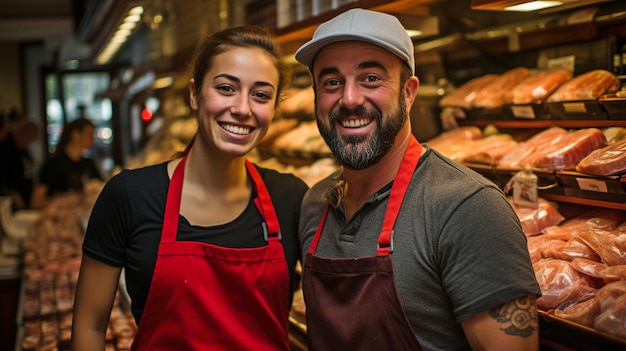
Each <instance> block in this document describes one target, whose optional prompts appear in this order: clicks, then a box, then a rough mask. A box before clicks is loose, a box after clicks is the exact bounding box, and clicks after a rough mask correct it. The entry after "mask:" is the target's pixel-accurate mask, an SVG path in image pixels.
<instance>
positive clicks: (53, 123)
mask: <svg viewBox="0 0 626 351" xmlns="http://www.w3.org/2000/svg"><path fill="white" fill-rule="evenodd" d="M109 82H110V75H109V74H108V73H106V72H68V73H50V74H48V75H46V78H45V86H46V124H47V126H46V131H47V137H48V138H47V141H48V144H47V145H48V152H50V153H51V152H54V150H55V149H56V145H57V144H58V142H59V139H60V137H61V133H62V132H63V126H64V125H65V124H66V123H68V122H71V121H73V120H75V119H77V118H80V117H85V118H87V119H89V120H91V121H92V122H93V123H94V124H95V125H96V131H95V142H94V147H93V148H92V149H91V150H89V151H88V154H87V155H85V156H86V157H90V158H92V159H94V160H95V161H96V164H98V165H99V166H100V168H101V169H100V170H101V171H102V172H103V174H106V173H108V172H109V171H110V170H111V168H112V167H113V163H114V162H113V158H112V150H111V149H112V142H113V137H114V135H113V128H112V124H111V119H112V116H113V107H112V103H111V100H110V99H109V98H99V97H98V92H101V91H105V90H106V89H107V88H108V86H109Z"/></svg>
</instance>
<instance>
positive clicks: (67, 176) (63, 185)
mask: <svg viewBox="0 0 626 351" xmlns="http://www.w3.org/2000/svg"><path fill="white" fill-rule="evenodd" d="M90 179H102V176H101V175H100V172H99V171H98V168H97V167H96V165H95V163H94V162H93V160H91V159H88V158H84V157H81V158H80V159H79V160H78V161H74V160H72V159H70V158H69V157H68V156H67V154H65V153H60V154H57V155H54V156H52V157H50V158H49V159H47V160H46V161H45V162H44V164H43V166H42V167H41V171H40V172H39V183H41V184H45V185H47V186H48V193H47V195H48V196H51V195H54V194H57V193H66V192H70V191H78V192H80V191H82V190H83V185H84V184H85V182H86V181H88V180H90Z"/></svg>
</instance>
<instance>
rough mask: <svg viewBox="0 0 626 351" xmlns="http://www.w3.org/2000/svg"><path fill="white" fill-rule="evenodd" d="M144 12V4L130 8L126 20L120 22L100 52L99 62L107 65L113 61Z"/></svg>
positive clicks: (97, 59) (97, 60)
mask: <svg viewBox="0 0 626 351" xmlns="http://www.w3.org/2000/svg"><path fill="white" fill-rule="evenodd" d="M142 14H143V7H142V6H135V7H133V8H131V9H130V10H128V12H127V13H126V17H125V18H124V20H123V21H122V22H121V23H120V24H119V26H118V27H117V29H116V30H115V33H114V34H113V35H112V36H111V37H110V38H109V40H108V42H107V44H106V45H105V46H104V48H103V49H102V51H101V52H100V54H98V57H97V58H96V63H97V64H99V65H105V64H107V63H109V62H111V60H112V59H113V57H115V54H117V51H118V50H119V49H120V48H121V47H122V45H123V44H124V43H126V41H128V38H129V37H130V35H131V34H132V33H133V29H135V28H136V27H137V24H138V23H139V21H141V15H142Z"/></svg>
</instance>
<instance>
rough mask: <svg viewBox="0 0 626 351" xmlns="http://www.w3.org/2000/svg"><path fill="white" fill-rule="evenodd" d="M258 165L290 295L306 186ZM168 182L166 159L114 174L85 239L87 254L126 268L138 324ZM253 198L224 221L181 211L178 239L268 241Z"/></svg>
mask: <svg viewBox="0 0 626 351" xmlns="http://www.w3.org/2000/svg"><path fill="white" fill-rule="evenodd" d="M257 169H258V170H259V173H260V175H261V177H262V178H263V181H264V182H265V185H266V187H267V189H268V191H269V193H270V196H271V198H272V203H273V205H274V208H275V210H276V215H277V216H278V221H279V223H280V229H281V235H282V241H281V242H282V244H283V249H284V251H285V258H286V260H287V264H288V267H289V273H290V277H291V285H290V286H291V287H292V290H291V291H290V296H292V293H293V289H294V287H295V280H294V269H295V265H296V262H297V261H298V260H299V258H300V244H299V240H298V219H299V215H300V203H301V200H302V197H303V196H304V193H305V192H306V190H307V189H308V187H307V186H306V184H305V183H304V182H303V181H302V180H300V179H299V178H296V177H295V176H293V175H290V174H281V173H278V172H276V171H273V170H269V169H264V168H259V167H257ZM169 181H170V180H169V177H168V174H167V163H162V164H159V165H154V166H148V167H145V168H141V169H136V170H125V171H123V172H121V173H119V174H118V175H116V176H114V177H113V178H111V179H110V180H109V181H108V182H107V184H106V185H105V187H104V189H103V190H102V192H101V193H100V196H99V197H98V200H97V201H96V203H95V205H94V208H93V210H92V213H91V217H90V219H89V224H88V226H87V231H86V235H85V240H84V243H83V253H84V254H85V255H86V256H89V257H91V258H93V259H95V260H98V261H101V262H103V263H105V264H108V265H111V266H115V267H124V271H125V278H126V288H127V290H128V293H129V295H130V298H131V300H132V304H131V312H132V313H133V315H134V317H135V320H136V321H137V323H139V321H140V320H141V314H142V313H143V309H144V305H145V303H146V298H147V295H148V291H149V288H150V282H151V281H152V272H153V271H154V266H155V263H156V255H157V249H158V245H159V240H160V238H161V228H162V224H163V213H164V211H165V200H166V196H167V188H168V185H169ZM254 197H256V194H254V193H253V194H252V197H251V199H250V201H249V203H248V206H247V207H246V209H245V210H244V211H243V213H242V214H241V215H240V216H239V217H238V218H236V219H235V220H233V221H232V222H230V223H226V224H223V225H218V226H213V227H199V226H192V225H190V224H189V222H188V221H187V220H186V219H185V218H184V217H183V216H179V227H178V234H177V238H178V240H188V241H200V242H206V243H210V244H214V245H218V246H222V247H232V248H246V247H259V246H264V245H267V242H266V241H265V240H264V239H263V229H262V224H261V223H262V221H263V219H262V217H261V215H260V213H259V212H258V210H257V209H256V206H255V205H254V203H253V201H252V200H253V199H254Z"/></svg>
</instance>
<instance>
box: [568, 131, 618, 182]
mask: <svg viewBox="0 0 626 351" xmlns="http://www.w3.org/2000/svg"><path fill="white" fill-rule="evenodd" d="M576 170H577V171H578V172H581V173H586V174H593V175H598V176H612V175H616V174H622V173H626V138H623V139H621V140H619V141H616V142H614V143H613V144H611V145H608V146H605V147H602V148H599V149H596V150H593V151H592V152H591V153H589V155H587V156H586V157H585V158H583V159H582V160H581V161H580V162H579V163H578V165H576Z"/></svg>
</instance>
